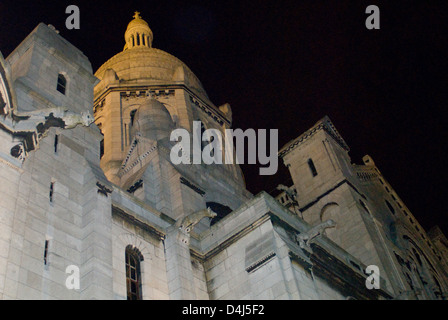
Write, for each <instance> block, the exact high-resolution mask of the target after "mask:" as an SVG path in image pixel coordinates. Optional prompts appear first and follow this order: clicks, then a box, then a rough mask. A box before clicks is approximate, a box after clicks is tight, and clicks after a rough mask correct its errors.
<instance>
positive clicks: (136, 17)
mask: <svg viewBox="0 0 448 320" xmlns="http://www.w3.org/2000/svg"><path fill="white" fill-rule="evenodd" d="M134 13H135V14H134V19H141V18H142V17H141V16H140V12H138V11H135V12H134Z"/></svg>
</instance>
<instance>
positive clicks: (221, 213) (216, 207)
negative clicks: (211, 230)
mask: <svg viewBox="0 0 448 320" xmlns="http://www.w3.org/2000/svg"><path fill="white" fill-rule="evenodd" d="M206 206H207V207H210V209H212V210H213V211H214V212H216V213H217V216H216V217H214V218H213V219H212V220H211V221H210V226H212V225H214V224H215V223H217V222H218V221H219V220H221V219H222V218H224V217H225V216H227V215H228V214H229V213H231V212H232V211H233V210H232V209H231V208H230V207H228V206H226V205H223V204H221V203H218V202H214V201H209V202H206Z"/></svg>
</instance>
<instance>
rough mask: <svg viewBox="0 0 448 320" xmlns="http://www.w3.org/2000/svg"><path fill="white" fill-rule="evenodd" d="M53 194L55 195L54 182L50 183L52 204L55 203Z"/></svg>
mask: <svg viewBox="0 0 448 320" xmlns="http://www.w3.org/2000/svg"><path fill="white" fill-rule="evenodd" d="M53 193H54V182H51V183H50V194H49V197H50V203H53Z"/></svg>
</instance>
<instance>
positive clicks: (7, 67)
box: [0, 13, 448, 300]
mask: <svg viewBox="0 0 448 320" xmlns="http://www.w3.org/2000/svg"><path fill="white" fill-rule="evenodd" d="M152 40H153V33H152V31H151V29H150V28H149V26H148V24H147V23H146V22H145V21H144V20H143V19H142V18H141V17H140V15H139V14H138V13H136V15H135V16H134V19H133V20H132V21H131V23H130V24H129V26H128V29H127V30H126V32H125V43H126V44H125V46H124V50H123V52H121V53H118V54H117V55H116V56H114V57H112V58H111V59H110V60H109V61H107V62H106V63H105V64H104V65H103V66H101V67H100V68H99V70H98V71H97V72H96V73H95V74H93V70H92V67H91V65H90V62H89V60H88V59H87V57H85V56H84V54H82V52H80V51H79V50H78V49H77V48H75V47H74V46H73V45H71V44H70V43H68V42H67V41H66V40H65V39H63V38H62V37H61V36H60V35H59V34H58V33H57V31H56V30H54V28H52V27H50V26H46V25H44V24H40V25H38V26H37V27H36V29H35V30H34V31H33V32H32V33H31V34H30V35H29V36H28V37H27V38H26V39H25V40H24V41H23V42H22V43H21V44H20V45H19V47H18V48H17V49H16V50H15V51H14V52H13V53H11V55H10V56H9V57H7V58H6V59H4V58H3V56H0V62H1V68H0V75H1V81H0V97H1V99H0V141H1V143H0V177H1V178H2V183H1V184H0V192H1V197H0V298H1V299H118V300H121V299H130V298H141V299H148V300H153V299H156V300H161V299H201V300H208V299H249V300H251V299H295V300H300V299H304V300H307V299H445V298H446V297H447V296H446V294H447V288H448V287H447V285H448V282H447V280H448V276H447V265H448V256H447V241H446V238H445V237H444V236H443V234H442V233H441V232H440V230H438V229H434V230H435V231H432V232H431V233H430V234H429V235H427V234H426V233H425V231H424V230H423V228H422V227H421V226H420V225H419V224H418V222H417V221H416V219H415V218H414V217H413V216H412V214H411V212H410V211H409V209H408V208H407V207H406V206H405V204H404V203H403V202H402V201H401V200H400V198H399V197H398V195H397V194H396V193H395V191H394V190H393V188H392V187H391V186H390V185H389V184H388V183H387V181H386V179H385V178H384V177H383V176H382V174H381V172H380V171H379V169H378V168H377V167H376V166H375V164H374V162H373V160H372V159H371V158H370V157H368V156H366V157H365V158H364V165H354V164H352V163H351V161H350V157H349V155H348V151H349V148H348V146H347V144H346V143H345V142H344V140H343V138H342V137H341V136H340V135H339V133H338V132H337V130H336V129H335V127H334V125H333V124H332V122H331V121H330V120H329V119H328V118H327V117H325V118H324V119H322V120H321V121H319V122H318V123H317V124H316V125H315V126H314V127H313V128H311V129H310V130H308V131H307V132H305V133H304V134H303V135H301V136H300V137H298V138H297V139H295V140H293V141H291V142H290V143H288V144H287V145H286V146H284V147H283V148H282V150H280V152H279V156H280V158H281V159H283V161H284V163H285V165H286V166H287V167H288V168H289V170H290V173H291V177H292V180H293V185H292V186H288V187H290V188H289V189H287V190H288V192H289V191H291V190H295V191H296V193H294V194H293V193H289V194H287V193H286V192H284V191H282V193H280V194H278V195H277V197H276V198H273V197H272V196H271V195H269V194H267V193H265V192H261V193H260V194H258V195H252V194H251V193H250V192H249V191H247V189H246V187H245V183H244V177H243V175H242V172H241V169H240V168H239V166H238V165H237V164H223V165H217V164H213V165H205V164H198V165H186V164H180V165H174V164H173V163H172V162H171V160H170V150H171V148H172V147H173V145H174V142H172V141H170V133H171V131H172V130H173V129H176V128H183V129H186V130H187V131H189V132H192V130H193V127H192V124H193V121H201V123H202V124H203V125H204V129H216V130H218V131H219V132H222V133H224V131H225V129H229V128H231V127H232V111H231V107H230V105H228V104H225V105H222V106H216V105H214V104H213V103H212V102H211V101H210V99H209V97H208V96H207V93H206V92H205V90H204V88H203V86H202V84H201V82H200V81H199V79H198V78H197V77H196V76H195V75H194V73H193V72H192V71H191V70H190V69H189V68H188V67H187V66H186V65H185V64H184V63H183V62H182V61H180V60H179V59H177V58H176V57H174V56H172V55H170V54H168V53H166V52H164V51H162V50H159V49H155V48H153V46H152ZM91 119H92V120H91ZM93 119H94V123H92V122H93ZM225 147H226V146H225ZM206 208H210V209H211V212H212V213H213V214H212V213H210V212H209V213H208V214H205V213H204V212H205V211H204V209H206ZM330 219H331V220H333V221H334V222H335V226H333V227H331V228H327V227H328V225H325V223H326V222H328V221H329V220H330ZM187 221H188V223H187ZM187 225H188V226H187ZM303 238H306V239H308V240H309V242H304V243H305V244H304V243H303V242H301V241H300V239H303ZM371 265H374V266H377V267H378V269H379V272H380V278H379V280H378V284H379V288H375V289H368V288H367V285H366V282H367V281H369V279H370V278H368V277H369V275H370V274H369V273H368V272H366V270H367V269H368V266H371ZM69 266H75V267H77V268H78V269H79V280H80V287H79V288H75V289H73V288H69V286H67V279H68V278H69V277H70V276H71V274H70V273H68V272H67V267H69Z"/></svg>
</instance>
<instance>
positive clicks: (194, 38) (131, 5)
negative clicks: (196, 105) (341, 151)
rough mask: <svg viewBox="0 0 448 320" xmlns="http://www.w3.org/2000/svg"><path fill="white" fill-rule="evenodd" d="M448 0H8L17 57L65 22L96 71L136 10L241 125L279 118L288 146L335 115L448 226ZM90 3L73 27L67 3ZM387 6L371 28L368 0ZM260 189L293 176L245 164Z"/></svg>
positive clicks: (2, 7) (422, 215)
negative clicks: (23, 46) (22, 47)
mask: <svg viewBox="0 0 448 320" xmlns="http://www.w3.org/2000/svg"><path fill="white" fill-rule="evenodd" d="M445 3H446V1H437V2H436V1H410V0H407V1H398V0H394V1H362V0H357V1H343V0H340V1H339V0H335V1H326V0H325V1H324V0H303V1H273V0H272V1H257V0H253V1H246V0H239V1H233V0H231V1H202V2H199V1H175V0H163V1H161V0H159V1H150V0H146V1H132V0H128V1H93V0H92V1H88V2H87V1H76V0H73V1H64V0H59V1H39V0H34V1H21V0H14V1H11V0H1V2H0V50H1V52H2V53H3V55H4V56H5V57H6V56H7V55H8V54H10V53H11V51H12V50H13V49H14V48H15V47H17V46H18V45H19V44H20V42H21V41H22V40H23V39H24V38H25V37H26V36H27V35H28V34H29V33H30V32H31V31H32V30H33V29H34V28H35V27H36V26H37V24H38V23H39V22H44V23H47V24H53V25H54V26H55V27H56V28H57V29H58V30H60V34H61V35H62V36H63V37H65V38H66V39H67V40H69V41H70V42H71V43H72V44H74V45H75V46H76V47H78V48H79V49H80V50H82V51H83V52H84V54H86V55H87V56H88V57H89V59H90V61H91V63H92V66H93V69H94V71H95V70H96V69H98V68H99V66H100V65H101V64H103V63H104V62H105V61H106V60H108V59H109V58H111V57H112V56H113V55H115V54H116V53H118V52H120V51H122V50H123V46H124V39H123V37H124V31H125V29H126V26H127V24H128V23H129V22H130V20H131V19H132V16H133V13H134V11H135V10H138V11H140V12H141V14H142V17H143V18H144V19H145V20H146V21H147V22H148V23H149V26H150V27H151V29H152V31H153V33H154V42H153V46H154V47H156V48H159V49H162V50H164V51H167V52H169V53H171V54H173V55H174V56H176V57H178V58H179V59H181V60H182V61H184V62H185V63H186V64H187V65H188V66H189V67H190V68H191V69H192V70H193V72H194V73H195V74H196V75H197V76H198V77H199V79H200V80H201V82H202V83H203V85H204V87H205V89H206V90H207V92H208V95H209V97H210V98H211V100H212V101H213V102H214V103H215V104H216V105H221V104H223V103H225V102H229V103H230V104H231V106H232V110H233V119H234V127H235V128H242V129H243V130H245V129H247V128H254V129H271V128H276V129H279V144H280V146H283V145H284V144H285V143H286V142H288V141H289V140H291V139H293V138H295V137H297V136H298V135H300V134H301V133H303V132H304V131H305V130H307V129H308V128H309V127H311V126H312V125H313V124H314V123H315V122H316V121H318V120H319V119H321V118H322V117H323V116H325V115H328V116H329V117H330V118H331V120H332V121H333V122H334V124H335V126H336V128H337V129H338V130H339V132H340V133H341V134H342V136H343V137H344V138H345V140H346V141H347V143H348V144H349V146H350V147H351V152H350V155H351V157H352V161H353V162H354V163H361V158H362V156H363V155H365V154H369V155H371V156H372V157H373V159H374V161H375V162H376V164H377V166H378V167H379V169H380V170H381V171H382V173H383V174H384V175H385V177H386V179H387V180H388V181H389V182H390V183H391V184H392V186H393V187H394V189H395V190H396V191H397V193H398V195H399V196H400V197H401V198H402V199H403V201H404V202H405V203H406V204H407V206H408V207H409V208H410V210H411V211H412V212H413V213H414V215H415V216H416V217H417V219H418V220H419V222H420V223H421V224H422V226H423V227H424V228H425V229H426V230H429V228H430V227H431V226H433V225H435V224H438V225H439V226H441V227H442V229H443V230H444V231H445V233H446V234H448V223H447V218H446V217H447V209H446V207H445V205H444V204H445V198H446V197H447V196H448V192H447V191H448V188H447V182H446V181H447V177H448V173H447V169H446V165H445V163H446V162H445V160H446V157H447V156H446V153H447V152H446V149H447V148H446V146H445V145H446V143H447V130H446V120H445V117H444V116H445V113H444V111H445V109H446V107H447V57H448V54H447V53H448V52H447V51H448V41H447V30H448V28H447V23H446V20H447V17H448V15H447V13H448V8H447V5H446V4H445ZM69 4H76V5H78V6H79V8H80V10H81V29H80V30H67V29H66V28H65V20H66V18H67V17H68V15H67V14H65V8H66V7H67V6H68V5H69ZM370 4H375V5H377V6H378V7H379V8H380V10H381V29H380V30H367V29H366V27H365V20H366V18H367V14H365V9H366V7H367V6H368V5H370ZM243 171H244V173H245V177H246V182H247V186H248V189H249V190H250V191H251V192H253V193H258V192H259V191H261V190H266V191H271V190H272V189H274V188H275V186H276V185H277V184H278V183H281V182H284V181H285V179H287V178H288V177H289V176H288V174H287V171H286V169H285V168H284V167H283V165H282V164H280V170H279V173H278V174H277V175H276V176H272V177H267V176H259V175H258V167H257V166H250V165H245V166H243Z"/></svg>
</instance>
